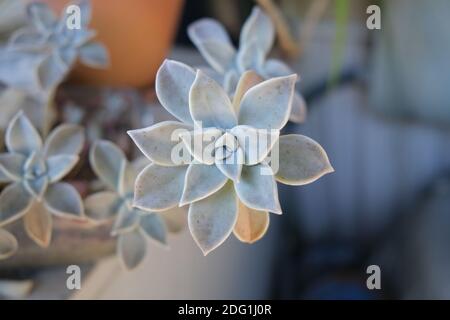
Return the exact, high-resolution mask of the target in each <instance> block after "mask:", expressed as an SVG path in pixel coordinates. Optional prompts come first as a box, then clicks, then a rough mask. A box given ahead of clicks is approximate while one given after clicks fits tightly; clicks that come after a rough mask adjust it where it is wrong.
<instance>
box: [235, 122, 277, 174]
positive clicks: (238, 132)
mask: <svg viewBox="0 0 450 320" xmlns="http://www.w3.org/2000/svg"><path fill="white" fill-rule="evenodd" d="M231 133H232V134H233V135H234V136H235V137H236V139H237V140H238V142H239V146H240V147H241V148H242V150H244V161H245V164H246V165H248V166H251V165H255V164H258V163H260V162H261V161H263V160H264V159H265V158H266V157H267V155H268V154H269V152H270V151H271V150H272V148H273V146H274V145H275V143H276V142H277V141H278V137H279V135H280V132H279V131H278V130H264V129H255V128H252V127H249V126H237V127H234V128H233V129H231Z"/></svg>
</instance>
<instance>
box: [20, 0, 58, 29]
mask: <svg viewBox="0 0 450 320" xmlns="http://www.w3.org/2000/svg"><path fill="white" fill-rule="evenodd" d="M27 15H28V18H29V20H30V22H31V23H33V25H34V26H35V27H36V28H37V30H39V32H41V33H43V34H46V33H48V32H50V30H51V29H52V28H53V27H54V26H55V25H56V23H57V20H56V17H55V15H54V13H53V11H52V10H51V9H50V8H49V7H48V6H47V5H46V4H44V3H39V2H35V3H31V4H29V5H28V6H27Z"/></svg>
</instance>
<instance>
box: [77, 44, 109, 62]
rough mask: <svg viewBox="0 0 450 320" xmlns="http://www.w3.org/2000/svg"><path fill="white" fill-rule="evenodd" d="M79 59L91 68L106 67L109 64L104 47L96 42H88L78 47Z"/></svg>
mask: <svg viewBox="0 0 450 320" xmlns="http://www.w3.org/2000/svg"><path fill="white" fill-rule="evenodd" d="M79 55H80V60H81V62H82V63H83V64H85V65H87V66H89V67H92V68H106V67H108V65H109V58H108V52H107V51H106V48H105V47H104V46H103V45H101V44H100V43H97V42H92V43H88V44H86V45H84V46H82V47H81V48H80V52H79Z"/></svg>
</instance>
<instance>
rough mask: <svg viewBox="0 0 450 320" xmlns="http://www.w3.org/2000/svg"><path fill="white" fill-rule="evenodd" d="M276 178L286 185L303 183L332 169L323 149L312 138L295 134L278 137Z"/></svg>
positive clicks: (315, 178)
mask: <svg viewBox="0 0 450 320" xmlns="http://www.w3.org/2000/svg"><path fill="white" fill-rule="evenodd" d="M279 154H280V161H279V169H278V172H277V173H276V179H277V180H278V181H279V182H281V183H284V184H288V185H296V186H300V185H305V184H308V183H311V182H314V181H316V180H317V179H319V178H320V177H322V176H323V175H325V174H327V173H331V172H333V171H334V169H333V167H332V166H331V164H330V161H329V160H328V156H327V154H326V152H325V150H324V149H323V148H322V147H321V146H320V145H319V144H318V143H317V142H315V141H314V140H312V139H310V138H308V137H305V136H302V135H297V134H291V135H286V136H282V137H280V140H279Z"/></svg>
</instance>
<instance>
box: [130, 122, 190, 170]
mask: <svg viewBox="0 0 450 320" xmlns="http://www.w3.org/2000/svg"><path fill="white" fill-rule="evenodd" d="M188 130H192V126H190V125H187V124H183V123H180V122H176V121H164V122H161V123H158V124H156V125H153V126H151V127H148V128H144V129H138V130H131V131H128V134H129V136H130V137H131V139H133V141H134V143H135V144H136V145H137V146H138V148H139V149H140V150H141V152H142V153H143V154H144V155H145V156H146V157H147V158H148V159H150V160H151V161H152V162H154V163H156V164H160V165H165V166H173V165H182V164H184V163H177V162H178V161H176V162H175V161H174V160H175V156H174V155H173V154H172V152H174V150H175V146H176V145H178V144H179V143H180V142H181V138H180V137H179V134H180V133H182V132H187V131H188Z"/></svg>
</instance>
